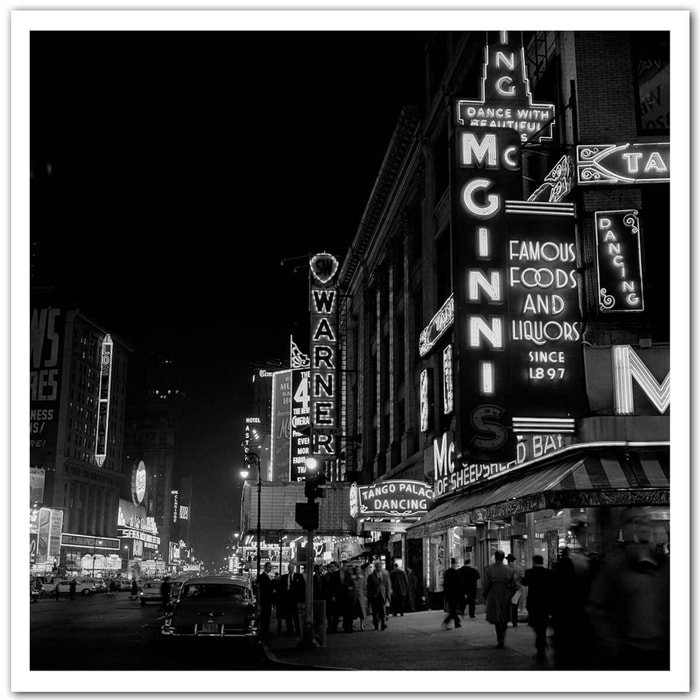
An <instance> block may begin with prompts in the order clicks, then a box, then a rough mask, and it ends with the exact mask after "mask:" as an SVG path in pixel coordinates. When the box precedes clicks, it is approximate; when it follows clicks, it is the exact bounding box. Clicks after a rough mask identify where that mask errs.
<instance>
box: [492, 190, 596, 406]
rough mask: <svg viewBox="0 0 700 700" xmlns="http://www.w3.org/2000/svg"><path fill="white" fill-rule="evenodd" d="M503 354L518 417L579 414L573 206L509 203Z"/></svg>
mask: <svg viewBox="0 0 700 700" xmlns="http://www.w3.org/2000/svg"><path fill="white" fill-rule="evenodd" d="M506 212H507V215H508V216H507V221H508V231H509V236H508V239H507V245H508V251H507V257H508V270H507V282H506V287H507V289H506V296H507V299H508V304H507V308H508V320H509V338H508V357H509V362H510V380H511V388H512V392H513V396H512V400H511V403H510V406H511V408H512V409H513V411H514V412H517V413H518V414H519V415H528V416H540V417H544V416H547V417H552V416H571V415H577V414H581V412H582V411H583V410H584V409H585V393H584V391H583V381H582V378H583V353H582V349H581V338H582V327H581V316H580V310H579V276H578V273H577V267H578V263H577V257H576V245H575V225H574V205H573V204H562V203H549V202H540V203H536V202H535V203H530V202H507V203H506Z"/></svg>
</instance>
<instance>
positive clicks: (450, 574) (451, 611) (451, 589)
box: [442, 557, 464, 629]
mask: <svg viewBox="0 0 700 700" xmlns="http://www.w3.org/2000/svg"><path fill="white" fill-rule="evenodd" d="M442 589H443V591H444V596H445V609H446V610H447V617H446V618H445V619H444V620H443V621H442V626H443V627H444V628H445V629H449V627H448V625H449V624H450V620H454V623H455V629H457V627H461V626H462V622H461V620H460V619H459V606H460V605H461V604H462V598H464V589H463V588H462V581H461V579H460V576H459V572H458V571H457V560H456V559H455V558H454V557H453V558H452V559H451V560H450V568H449V569H447V571H445V577H444V579H443V586H442Z"/></svg>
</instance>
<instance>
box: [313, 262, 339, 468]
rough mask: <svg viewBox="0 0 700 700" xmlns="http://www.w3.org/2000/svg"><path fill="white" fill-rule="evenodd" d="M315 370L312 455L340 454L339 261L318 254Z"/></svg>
mask: <svg viewBox="0 0 700 700" xmlns="http://www.w3.org/2000/svg"><path fill="white" fill-rule="evenodd" d="M309 268H310V270H311V285H310V295H311V298H310V309H311V371H310V375H309V382H310V387H309V390H310V393H311V396H310V404H311V405H310V411H311V447H312V454H314V455H315V456H317V457H320V458H328V457H333V456H334V455H335V453H336V440H335V435H334V432H335V428H337V427H338V416H337V413H338V410H337V399H338V360H339V355H338V308H337V307H338V289H337V287H336V286H335V285H334V284H333V280H334V278H335V275H336V273H337V271H338V260H337V259H336V258H335V257H334V256H332V255H331V254H330V253H318V254H317V255H314V256H313V257H312V258H311V260H310V262H309Z"/></svg>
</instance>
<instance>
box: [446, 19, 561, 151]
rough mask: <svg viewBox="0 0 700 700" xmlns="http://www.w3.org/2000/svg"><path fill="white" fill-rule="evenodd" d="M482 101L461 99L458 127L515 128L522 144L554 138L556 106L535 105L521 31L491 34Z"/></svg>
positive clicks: (486, 58)
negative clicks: (520, 36)
mask: <svg viewBox="0 0 700 700" xmlns="http://www.w3.org/2000/svg"><path fill="white" fill-rule="evenodd" d="M485 54H486V56H485V61H484V65H483V68H482V81H481V98H480V99H478V100H457V102H456V108H457V109H456V112H457V114H456V118H457V124H459V125H461V126H467V127H484V128H487V129H513V130H515V131H517V132H518V133H519V134H520V139H521V140H522V141H528V140H532V139H535V140H538V141H545V140H551V138H552V125H553V124H554V105H553V104H535V103H534V102H533V101H532V93H531V92H530V81H529V80H528V78H527V71H526V63H525V52H524V50H523V47H522V46H521V44H520V41H519V32H504V31H501V32H488V45H487V46H486V49H485Z"/></svg>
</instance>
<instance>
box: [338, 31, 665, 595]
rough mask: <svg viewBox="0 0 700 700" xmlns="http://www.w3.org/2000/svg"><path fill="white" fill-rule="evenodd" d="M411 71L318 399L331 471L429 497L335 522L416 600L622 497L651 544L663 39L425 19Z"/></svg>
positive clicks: (347, 277)
mask: <svg viewBox="0 0 700 700" xmlns="http://www.w3.org/2000/svg"><path fill="white" fill-rule="evenodd" d="M425 84H426V95H425V101H424V104H423V105H419V106H417V107H410V108H406V109H405V110H404V111H403V113H402V114H401V116H400V118H399V121H398V123H397V126H396V129H395V132H394V135H393V137H392V139H391V142H390V143H389V146H388V149H387V152H386V155H385V157H384V160H383V163H382V166H381V169H380V171H379V173H378V176H377V179H376V184H375V187H374V190H373V192H372V194H371V197H370V199H369V201H368V203H367V206H366V208H365V212H364V215H363V217H362V220H361V222H360V225H359V227H358V231H357V234H356V237H355V239H354V241H353V244H352V246H351V248H350V250H349V252H348V255H347V256H346V257H345V259H344V261H343V264H342V266H341V269H340V272H339V284H340V287H341V291H342V292H343V295H344V303H343V306H342V307H341V319H340V333H341V343H342V344H343V369H342V371H341V381H342V407H341V412H342V415H343V421H344V422H343V434H344V436H345V444H344V445H343V446H342V454H343V456H344V459H345V470H346V473H347V474H349V475H352V478H353V479H355V480H357V482H358V484H360V485H366V486H377V487H382V488H383V489H384V491H385V492H386V493H390V492H391V489H392V488H395V489H396V490H397V492H398V489H399V488H406V487H401V486H400V485H399V483H400V482H404V483H405V482H406V481H414V482H419V483H422V484H424V485H425V486H427V487H429V488H430V489H431V490H432V494H433V502H432V507H431V509H430V511H429V512H428V513H427V514H424V515H422V517H421V518H420V520H419V521H418V522H410V521H407V520H406V519H405V518H402V517H393V518H386V519H385V521H384V522H382V521H381V520H375V521H373V520H372V519H371V518H370V519H368V518H366V517H365V518H363V516H362V512H360V513H358V523H359V528H358V529H359V531H361V532H365V533H371V534H372V535H373V536H374V538H375V540H376V542H375V544H374V546H375V548H376V551H377V553H385V554H386V555H388V556H390V557H391V556H393V557H402V558H403V559H404V560H405V561H406V562H407V563H408V565H410V566H411V568H412V569H413V570H414V571H417V572H420V574H421V576H422V583H423V584H424V585H425V588H426V590H427V592H428V594H429V598H430V600H431V602H432V603H433V604H435V605H441V591H442V574H443V572H444V570H445V569H446V568H447V567H449V562H450V559H451V558H452V557H455V558H457V559H458V560H459V561H462V560H464V559H465V558H467V557H469V558H471V560H472V562H473V563H475V564H476V566H477V567H478V568H480V569H482V570H483V568H484V567H485V566H487V565H488V564H489V563H490V559H491V555H492V553H493V551H494V549H496V548H500V549H504V550H505V551H507V552H512V553H513V554H514V555H515V556H516V558H517V559H518V560H519V561H520V563H521V564H523V565H526V566H530V565H531V562H532V556H533V555H534V554H541V555H543V556H544V559H545V562H546V563H547V564H548V565H550V566H551V565H553V564H554V562H556V560H557V559H558V557H559V556H560V555H561V552H562V550H563V549H565V548H567V547H568V548H573V549H575V548H577V547H580V546H586V547H588V548H590V549H594V550H597V551H599V552H601V553H604V552H606V551H609V550H610V548H611V547H613V546H615V540H616V538H617V537H618V533H619V530H620V527H621V525H622V524H623V522H624V521H625V519H626V518H627V517H628V516H629V514H630V509H632V508H642V509H643V510H642V513H643V515H644V516H645V517H646V518H647V520H648V521H649V522H651V523H652V528H653V531H654V538H655V541H656V542H657V544H658V545H659V546H661V547H663V546H667V544H668V529H669V522H670V508H669V493H670V488H669V438H670V405H669V383H670V379H669V376H670V375H669V367H670V363H669V318H670V290H669V250H670V221H669V183H670V168H669V159H668V154H669V134H670V132H669V119H670V102H669V98H668V95H669V87H670V79H669V35H668V33H667V32H661V31H660V32H624V31H620V32H617V31H610V32H599V31H596V32H586V31H581V32H570V31H567V32H556V31H535V32H532V31H530V32H503V31H495V32H438V33H435V34H433V35H432V37H431V39H430V41H429V42H428V45H427V46H426V75H425ZM348 438H350V439H348ZM416 488H418V487H417V486H416ZM581 523H585V525H586V528H585V532H586V535H585V541H584V542H582V541H581V540H580V539H577V538H576V536H575V532H578V533H580V532H581V529H580V528H579V529H576V528H575V527H574V526H575V525H578V524H581Z"/></svg>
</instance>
